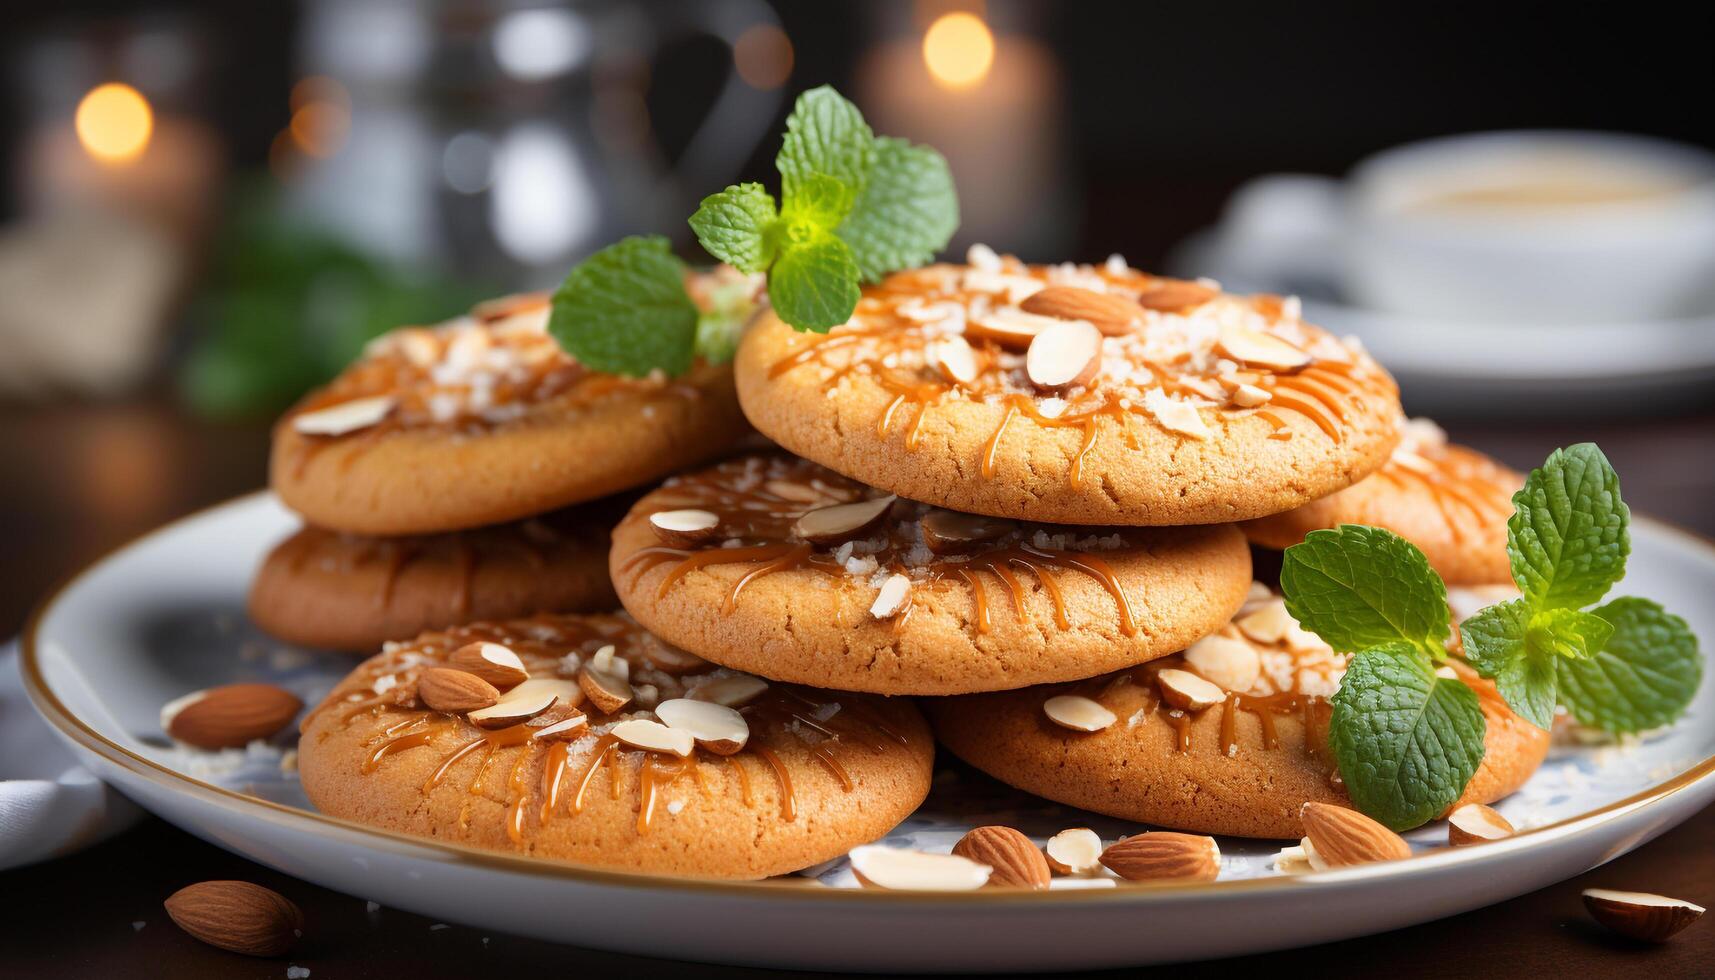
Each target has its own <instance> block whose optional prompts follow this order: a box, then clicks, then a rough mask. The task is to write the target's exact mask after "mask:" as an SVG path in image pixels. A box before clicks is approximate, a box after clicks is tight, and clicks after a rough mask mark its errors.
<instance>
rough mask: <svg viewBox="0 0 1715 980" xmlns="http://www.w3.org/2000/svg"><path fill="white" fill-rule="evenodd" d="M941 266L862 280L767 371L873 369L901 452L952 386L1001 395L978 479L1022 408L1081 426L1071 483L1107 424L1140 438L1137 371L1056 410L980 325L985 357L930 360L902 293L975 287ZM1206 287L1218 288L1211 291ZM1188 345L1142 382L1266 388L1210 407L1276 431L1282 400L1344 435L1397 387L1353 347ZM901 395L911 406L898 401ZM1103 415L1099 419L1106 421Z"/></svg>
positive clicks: (1169, 389) (1276, 306) (1119, 280)
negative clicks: (971, 373) (1259, 353)
mask: <svg viewBox="0 0 1715 980" xmlns="http://www.w3.org/2000/svg"><path fill="white" fill-rule="evenodd" d="M1009 272H1010V273H1011V274H1013V275H1017V276H1028V277H1031V278H1034V279H1038V280H1042V281H1049V270H1047V269H1045V268H1043V267H1040V266H1024V265H1022V264H1016V265H1015V266H1014V267H1013V268H1011V269H1010V270H1009ZM1086 274H1088V275H1094V276H1100V277H1101V278H1102V279H1103V280H1104V282H1106V283H1107V285H1108V288H1109V289H1111V290H1112V291H1114V292H1116V293H1118V294H1119V295H1130V296H1144V295H1147V293H1148V292H1149V291H1150V289H1151V288H1153V287H1155V286H1156V284H1157V283H1160V282H1164V281H1166V280H1158V279H1155V278H1153V277H1150V276H1146V275H1143V274H1142V273H1137V272H1133V271H1130V270H1127V271H1126V272H1125V273H1124V274H1117V273H1113V272H1110V271H1105V270H1101V271H1099V270H1093V269H1092V270H1087V272H1086ZM948 275H949V272H948V270H947V269H946V267H940V268H937V269H929V270H916V271H913V272H903V273H898V274H896V275H894V276H890V277H889V278H888V279H887V280H885V281H884V282H882V283H881V284H880V285H878V286H874V287H871V288H869V289H867V290H865V294H864V299H863V300H862V301H860V303H859V304H858V311H857V313H856V314H855V315H854V318H853V321H852V322H851V323H848V324H845V325H842V326H837V327H835V328H834V329H833V330H831V331H829V332H828V333H827V334H826V335H825V336H823V337H821V338H811V339H808V341H807V343H808V346H805V347H803V348H800V349H799V350H796V351H793V352H792V353H791V354H788V355H786V356H784V357H782V358H780V359H779V360H777V361H776V362H775V363H774V364H773V365H771V366H770V368H769V377H770V378H778V377H780V376H782V375H784V374H787V373H789V372H791V371H794V370H797V369H799V368H801V367H805V366H809V365H816V366H819V367H821V368H823V369H824V370H825V371H826V372H827V377H826V378H825V379H824V380H825V383H826V384H827V385H828V386H829V387H830V388H832V387H834V386H836V385H838V384H839V382H840V380H841V379H842V378H844V377H845V376H846V375H848V374H852V373H854V372H862V373H865V374H867V375H869V376H870V377H871V378H873V379H874V380H875V382H876V383H877V384H879V385H881V386H882V387H883V388H884V389H886V390H887V391H888V392H890V393H891V394H892V395H893V398H892V400H891V401H890V402H889V403H888V405H887V407H886V408H885V409H883V411H882V412H881V414H880V415H879V416H878V417H877V420H876V435H877V437H879V438H883V439H885V438H886V437H887V435H888V433H889V432H890V431H891V430H892V429H893V428H894V427H895V423H896V422H897V421H899V420H901V419H903V418H905V417H907V416H909V419H910V421H909V422H908V423H906V424H905V434H904V446H905V449H906V450H907V451H908V452H910V451H915V450H916V449H917V447H918V443H919V441H920V440H919V437H920V434H921V432H922V428H923V423H924V420H925V418H927V416H928V414H929V412H930V410H931V409H932V408H933V407H935V406H936V405H939V404H942V403H944V402H945V401H946V400H947V399H948V398H953V397H956V398H963V399H970V400H975V401H984V402H989V403H991V404H1000V405H1002V406H1004V408H1003V411H1002V413H1001V417H1000V421H999V422H998V423H996V425H995V427H994V429H993V431H992V432H991V433H990V434H989V436H988V438H987V439H986V440H985V441H984V442H983V445H982V450H981V453H980V458H979V460H978V463H979V472H980V473H981V474H982V476H983V477H984V478H985V479H992V478H993V477H994V476H995V473H996V469H997V458H998V456H999V449H1000V446H1001V444H1002V442H1003V440H1004V438H1005V436H1006V433H1007V431H1008V429H1009V428H1010V427H1011V426H1013V425H1015V424H1017V421H1018V420H1019V419H1020V418H1023V419H1026V420H1028V421H1029V422H1030V423H1031V424H1034V425H1036V426H1038V427H1041V428H1049V429H1058V428H1075V429H1079V430H1081V432H1082V435H1083V439H1082V441H1081V443H1080V445H1079V448H1078V451H1077V453H1076V454H1075V455H1074V457H1073V459H1072V465H1071V467H1070V469H1069V471H1068V474H1067V480H1068V482H1069V484H1070V485H1071V486H1073V487H1075V488H1076V487H1080V486H1082V485H1083V483H1084V480H1085V477H1086V473H1085V461H1086V459H1087V458H1088V456H1089V454H1090V452H1091V451H1092V450H1093V449H1094V448H1095V446H1096V443H1097V441H1098V440H1099V439H1100V437H1101V433H1102V431H1103V429H1104V428H1106V429H1111V430H1114V431H1116V432H1117V433H1118V434H1119V435H1120V437H1121V438H1123V439H1124V440H1125V442H1126V445H1127V446H1128V447H1131V448H1136V447H1137V445H1138V443H1137V437H1136V434H1135V432H1134V431H1133V429H1132V428H1131V425H1130V421H1131V420H1132V419H1133V418H1134V417H1139V416H1141V417H1143V418H1144V419H1146V420H1147V419H1150V418H1152V417H1153V416H1152V414H1151V413H1150V412H1149V411H1148V409H1146V408H1145V407H1144V405H1143V404H1142V403H1141V397H1140V396H1141V389H1140V387H1139V384H1138V383H1137V382H1134V381H1130V380H1128V381H1126V382H1124V383H1113V382H1109V381H1105V380H1103V379H1102V378H1100V377H1098V378H1097V379H1096V380H1095V381H1093V382H1091V384H1090V385H1088V386H1086V387H1084V388H1082V389H1078V390H1075V391H1074V392H1073V393H1071V394H1070V397H1069V398H1065V399H1063V401H1064V404H1063V406H1062V410H1061V411H1059V412H1058V413H1056V414H1052V415H1050V414H1045V413H1044V412H1043V411H1042V402H1041V401H1040V400H1039V399H1038V398H1037V397H1036V396H1035V395H1033V394H1027V393H1023V392H1018V391H1011V392H1009V391H1007V390H1006V389H1005V387H1004V386H1003V385H1002V384H1001V383H1000V380H999V375H998V374H997V372H995V371H993V370H990V369H989V368H988V366H989V365H992V364H994V363H995V362H996V360H997V358H998V357H999V356H1000V354H1001V352H1002V351H1003V350H1004V347H1003V346H1002V345H1001V344H1000V343H999V342H998V341H996V340H995V339H993V338H991V337H988V336H986V335H982V334H981V333H978V332H971V331H967V332H966V333H965V335H964V336H965V340H966V342H967V343H969V344H970V345H971V346H972V349H973V351H974V353H975V363H976V364H977V365H979V366H981V367H980V369H979V373H978V375H977V376H976V377H975V378H973V379H971V380H969V381H955V380H952V379H949V378H947V377H945V376H944V375H943V374H942V373H941V372H939V371H937V370H936V369H935V368H934V367H933V366H932V365H931V364H929V363H928V361H929V359H928V358H927V357H922V355H923V354H924V353H925V351H926V350H927V348H928V345H929V344H930V343H931V342H932V341H933V340H934V334H933V332H932V331H933V327H932V324H931V323H930V322H926V321H922V320H917V319H913V318H911V317H908V316H906V315H904V313H902V312H901V310H902V308H903V307H906V306H907V305H909V304H912V303H918V302H922V301H924V300H925V294H926V293H932V294H933V296H932V298H933V300H934V301H935V302H952V303H956V304H959V305H961V306H964V307H965V308H966V309H967V310H968V309H969V308H970V306H971V302H972V300H973V299H974V298H975V297H976V296H978V295H979V294H978V293H976V292H974V291H972V290H970V289H966V288H963V287H962V286H961V287H959V288H948V287H947V285H946V282H947V280H946V277H947V276H948ZM1208 292H1209V293H1210V295H1211V296H1212V295H1214V294H1213V292H1212V291H1208ZM1249 303H1250V306H1251V308H1253V309H1254V310H1256V311H1257V312H1259V313H1261V314H1263V315H1265V316H1268V317H1270V318H1275V319H1278V318H1279V317H1280V316H1281V309H1282V307H1281V301H1280V299H1279V297H1275V296H1267V295H1265V296H1257V297H1253V298H1251V299H1250V301H1249ZM1140 329H1141V330H1143V331H1148V329H1149V326H1148V322H1147V321H1144V325H1143V326H1142V327H1141V328H1140ZM902 354H912V355H916V356H918V357H921V359H922V361H923V364H922V366H921V367H918V368H916V369H911V370H907V369H905V368H902V367H900V366H899V362H900V360H901V358H900V355H902ZM1189 357H1190V355H1189V353H1185V354H1182V355H1179V356H1177V357H1176V358H1174V359H1172V360H1170V361H1166V362H1156V361H1148V362H1143V363H1141V364H1139V365H1138V367H1139V368H1141V369H1142V370H1143V371H1145V372H1147V374H1148V375H1149V376H1150V377H1151V378H1152V381H1151V382H1150V383H1147V384H1144V385H1142V388H1150V387H1158V388H1160V389H1161V390H1163V391H1164V392H1166V393H1168V394H1170V395H1192V396H1197V397H1202V398H1208V397H1209V394H1208V391H1207V389H1206V388H1204V387H1203V386H1204V385H1206V384H1216V385H1219V386H1221V387H1223V388H1225V389H1227V393H1228V394H1230V393H1231V391H1232V390H1233V389H1236V388H1237V386H1238V385H1240V384H1248V385H1252V386H1255V387H1257V388H1260V389H1262V390H1263V391H1265V392H1267V393H1268V395H1269V398H1268V401H1267V402H1266V403H1265V404H1264V405H1263V406H1261V407H1258V408H1254V409H1245V408H1237V407H1235V406H1232V405H1227V406H1223V407H1220V408H1218V409H1217V411H1218V413H1220V415H1221V416H1222V417H1223V418H1225V417H1228V416H1230V417H1232V418H1243V417H1247V416H1253V415H1254V416H1256V417H1257V418H1260V419H1262V420H1263V421H1264V422H1265V423H1266V424H1267V425H1268V426H1269V427H1270V430H1271V431H1270V434H1269V436H1268V438H1270V439H1274V440H1288V439H1291V438H1293V436H1294V431H1295V430H1294V428H1293V426H1292V424H1291V422H1289V421H1288V420H1287V419H1286V418H1282V416H1281V414H1280V412H1281V411H1285V412H1288V413H1290V414H1291V415H1292V416H1293V417H1302V418H1304V419H1307V420H1308V421H1309V422H1310V423H1311V424H1312V425H1313V426H1314V427H1315V429H1316V430H1317V431H1319V432H1321V433H1322V434H1323V435H1325V436H1326V437H1327V438H1329V439H1331V440H1333V441H1334V442H1343V441H1345V439H1346V437H1347V433H1348V430H1347V426H1346V423H1347V420H1348V419H1349V418H1350V417H1351V414H1352V413H1353V412H1354V411H1361V410H1363V405H1364V402H1365V401H1366V400H1367V399H1368V398H1371V397H1376V396H1381V397H1389V398H1391V397H1393V396H1394V395H1396V394H1397V388H1396V387H1395V386H1394V383H1393V381H1392V379H1391V378H1389V377H1388V376H1387V375H1386V373H1384V372H1382V371H1381V370H1380V369H1378V368H1375V367H1374V366H1373V365H1371V364H1369V363H1368V362H1367V361H1365V360H1363V359H1360V358H1355V357H1354V358H1349V359H1346V360H1328V359H1317V360H1315V361H1313V362H1312V363H1311V364H1309V365H1308V366H1306V367H1303V368H1301V369H1299V370H1297V371H1293V372H1286V371H1277V370H1271V369H1268V368H1261V367H1252V368H1247V369H1243V370H1240V371H1238V372H1236V373H1234V374H1230V375H1226V376H1219V377H1217V376H1215V375H1212V374H1198V373H1194V372H1192V370H1191V367H1190V365H1189V363H1188V362H1189ZM907 405H910V406H912V408H914V409H915V411H914V412H913V411H905V410H904V409H905V406H907ZM1103 420H1106V424H1105V425H1104V424H1103Z"/></svg>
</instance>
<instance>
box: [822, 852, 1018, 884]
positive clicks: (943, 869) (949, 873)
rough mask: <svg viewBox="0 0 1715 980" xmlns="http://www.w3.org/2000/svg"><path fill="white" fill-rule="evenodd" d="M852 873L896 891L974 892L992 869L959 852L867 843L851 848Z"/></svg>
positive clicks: (861, 880) (985, 880) (984, 881)
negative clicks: (937, 852)
mask: <svg viewBox="0 0 1715 980" xmlns="http://www.w3.org/2000/svg"><path fill="white" fill-rule="evenodd" d="M850 857H851V863H852V873H853V874H855V875H857V878H858V881H859V882H861V883H862V884H864V885H867V886H869V887H872V888H888V889H893V890H896V891H975V890H976V889H978V888H981V887H983V886H984V885H986V884H988V880H989V875H990V874H991V873H992V872H993V870H994V869H993V868H991V867H989V866H988V865H986V864H978V863H977V862H975V861H972V860H971V859H969V858H964V857H960V856H959V855H957V854H929V853H926V852H923V851H908V850H904V849H902V848H896V847H887V846H885V845H883V844H866V845H864V846H862V847H854V848H852V851H851V855H850Z"/></svg>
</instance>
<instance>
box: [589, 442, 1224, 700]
mask: <svg viewBox="0 0 1715 980" xmlns="http://www.w3.org/2000/svg"><path fill="white" fill-rule="evenodd" d="M889 501H891V503H890V502H889ZM675 511H695V512H703V513H704V514H706V515H707V516H706V517H705V518H703V520H702V522H703V523H705V524H707V525H708V527H707V528H706V529H705V530H704V531H702V532H701V533H700V534H697V535H685V534H683V533H681V532H679V531H676V530H673V528H674V527H679V526H681V525H680V523H679V522H680V521H683V520H685V519H686V515H683V514H679V515H671V514H669V513H668V512H675ZM853 512H857V513H856V516H855V517H854V516H853ZM841 515H844V516H843V517H842V516H841ZM866 515H867V516H866ZM670 517H671V518H673V519H672V520H669V518H670ZM860 519H861V524H859V525H857V526H852V525H851V522H852V521H853V520H860ZM664 521H665V522H667V524H668V525H669V527H668V528H667V530H665V531H663V530H662V529H661V528H660V527H659V526H658V525H659V524H660V523H661V522H664ZM691 523H693V524H694V523H697V522H696V521H695V520H692V522H691ZM807 535H808V537H807ZM810 538H814V540H811V539H810ZM611 570H612V573H613V580H614V586H615V588H616V589H617V590H618V592H619V598H620V601H621V602H623V603H624V604H625V607H626V609H628V610H629V611H630V612H631V614H632V615H633V616H635V617H637V620H638V622H640V623H642V624H644V625H645V626H647V627H648V628H649V629H651V630H653V631H654V632H656V633H658V634H659V635H660V636H661V637H662V638H663V639H666V640H668V641H669V642H672V643H676V644H678V645H680V646H682V647H684V648H686V649H687V650H691V651H694V652H695V653H697V654H698V655H699V656H702V657H706V658H708V659H710V660H713V661H715V662H716V663H721V664H725V665H726V666H728V667H732V668H735V669H738V670H747V671H751V672H752V673H756V674H761V675H762V676H764V677H773V678H778V679H781V680H786V681H792V682H795V683H801V684H813V685H815V686H817V687H831V688H836V689H838V690H843V691H869V692H872V693H876V694H964V693H970V692H974V691H993V690H1003V689H1007V688H1014V687H1024V686H1027V685H1030V684H1040V683H1044V682H1048V681H1055V680H1066V679H1069V678H1076V677H1088V676H1090V675H1092V674H1098V673H1101V672H1103V671H1107V670H1113V669H1115V668H1117V667H1124V666H1130V665H1133V664H1138V663H1142V662H1143V661H1146V660H1150V659H1152V658H1154V657H1161V656H1166V655H1167V654H1169V653H1172V652H1174V651H1175V650H1179V649H1183V648H1184V647H1185V645H1186V644H1188V643H1190V642H1191V641H1193V640H1195V639H1197V638H1198V637H1200V636H1203V635H1204V634H1206V633H1208V632H1210V631H1212V630H1214V629H1216V628H1217V627H1219V626H1220V625H1221V624H1222V623H1225V622H1226V621H1227V619H1228V617H1230V616H1231V615H1232V613H1233V610H1235V609H1237V608H1238V606H1239V603H1240V602H1241V601H1243V599H1244V595H1245V589H1246V588H1247V586H1248V585H1249V583H1250V552H1249V549H1248V548H1247V546H1246V544H1245V541H1244V536H1243V535H1241V534H1239V533H1238V531H1237V530H1236V529H1234V528H1233V527H1232V526H1231V525H1205V526H1198V527H1183V528H1146V529H1140V528H1124V529H1116V528H1088V527H1061V526H1049V525H1042V524H1021V523H1018V522H1014V521H1008V520H997V519H993V518H985V517H973V516H971V515H966V514H958V513H954V512H952V511H944V510H939V509H937V508H932V507H929V506H928V505H925V504H918V503H913V502H911V501H907V500H903V499H898V498H893V497H891V496H889V495H884V494H882V495H878V494H877V493H876V492H875V491H873V490H871V489H870V488H869V487H866V486H864V485H862V484H860V483H857V482H855V481H852V480H848V479H846V478H844V477H842V476H839V475H838V474H836V473H834V472H833V471H831V470H828V469H825V468H823V467H821V466H817V465H816V464H814V463H811V462H808V461H806V460H802V459H795V458H791V457H786V456H747V457H739V458H734V459H731V460H728V461H726V462H723V463H721V464H720V465H718V466H716V467H714V468H712V469H708V470H705V471H702V472H699V473H694V474H689V475H685V476H680V477H675V478H673V479H671V480H669V481H667V483H666V484H665V485H663V486H662V487H661V488H660V489H658V490H654V491H651V492H650V493H649V494H647V495H645V496H644V497H643V499H641V500H640V501H638V503H637V505H636V506H635V507H633V508H632V510H631V513H630V514H628V515H627V516H626V518H625V519H624V520H623V521H621V522H620V523H619V526H618V527H616V528H614V532H613V555H612V566H611Z"/></svg>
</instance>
